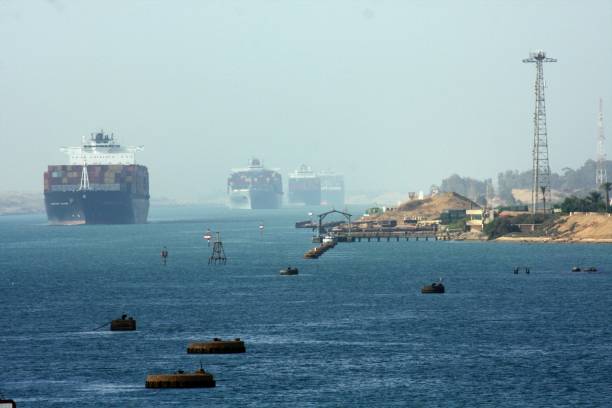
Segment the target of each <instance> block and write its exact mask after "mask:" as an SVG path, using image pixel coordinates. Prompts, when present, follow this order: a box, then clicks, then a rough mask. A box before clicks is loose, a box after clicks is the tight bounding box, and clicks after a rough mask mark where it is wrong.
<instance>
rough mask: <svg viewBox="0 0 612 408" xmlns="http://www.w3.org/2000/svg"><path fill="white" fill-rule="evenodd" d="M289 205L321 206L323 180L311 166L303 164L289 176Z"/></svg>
mask: <svg viewBox="0 0 612 408" xmlns="http://www.w3.org/2000/svg"><path fill="white" fill-rule="evenodd" d="M288 190H289V200H288V201H289V204H301V205H320V204H321V180H320V179H319V176H317V175H316V174H315V173H314V172H313V171H312V169H311V168H310V167H309V166H306V165H305V164H302V165H301V166H300V167H299V168H298V169H297V170H296V171H295V172H293V173H291V174H290V175H289V188H288Z"/></svg>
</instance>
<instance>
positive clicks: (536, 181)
mask: <svg viewBox="0 0 612 408" xmlns="http://www.w3.org/2000/svg"><path fill="white" fill-rule="evenodd" d="M523 62H524V63H535V64H536V82H535V112H534V114H533V185H532V188H531V213H532V214H534V215H535V213H536V212H538V205H539V204H540V202H541V203H542V206H541V207H540V208H542V210H543V211H545V209H546V207H545V206H546V201H548V202H549V203H550V197H551V194H550V165H549V163H548V135H547V132H546V103H545V101H544V88H545V87H546V84H545V83H544V63H545V62H557V60H556V59H554V58H548V57H546V53H545V52H544V51H535V52H531V53H529V58H526V59H524V60H523Z"/></svg>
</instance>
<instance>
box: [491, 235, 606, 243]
mask: <svg viewBox="0 0 612 408" xmlns="http://www.w3.org/2000/svg"><path fill="white" fill-rule="evenodd" d="M492 241H494V242H518V243H524V244H540V243H544V244H612V239H610V238H555V237H499V238H496V239H494V240H492Z"/></svg>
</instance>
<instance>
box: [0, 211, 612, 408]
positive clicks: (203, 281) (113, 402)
mask: <svg viewBox="0 0 612 408" xmlns="http://www.w3.org/2000/svg"><path fill="white" fill-rule="evenodd" d="M304 214H305V211H304V210H301V209H300V210H279V211H259V212H258V211H254V212H235V211H234V212H232V211H229V210H222V209H214V208H204V207H201V208H178V209H168V208H166V209H153V211H152V214H151V220H150V221H151V222H150V223H149V224H146V225H128V226H80V227H50V226H47V225H46V219H45V218H44V217H41V216H21V217H3V218H0V392H1V393H3V394H4V396H6V397H11V398H13V399H15V400H16V401H17V403H18V406H20V407H28V406H30V407H50V406H54V407H55V406H62V407H97V406H117V407H119V406H133V407H151V406H181V407H187V406H193V407H200V406H215V407H237V406H333V407H336V406H363V407H366V406H367V407H370V406H402V407H403V406H440V407H448V406H451V407H452V406H496V407H500V406H503V407H506V406H507V407H521V406H538V407H541V406H602V407H603V406H610V401H611V400H612V325H611V322H612V319H611V316H610V313H611V311H612V258H611V257H610V254H611V250H612V247H611V246H609V245H535V244H534V245H520V244H499V243H468V242H441V241H440V242H434V241H427V242H425V241H418V242H416V241H410V242H405V241H402V242H370V243H367V242H361V243H353V244H339V245H338V246H337V247H336V248H335V249H333V250H331V251H329V252H328V253H327V254H325V255H324V256H323V257H321V258H320V259H318V260H303V259H302V254H303V253H304V252H305V251H306V250H307V249H308V248H310V247H311V246H312V245H313V244H311V243H310V242H309V237H310V232H309V231H305V230H296V229H294V228H293V223H294V222H295V221H297V220H302V219H304V218H307V216H305V215H304ZM262 221H263V222H264V223H265V230H264V232H263V234H260V232H259V229H258V225H259V223H260V222H262ZM209 227H210V228H211V229H213V230H220V231H222V238H223V242H224V245H225V250H226V254H227V256H228V258H229V262H228V264H227V265H225V266H213V267H210V266H208V265H207V257H208V256H209V254H210V248H208V247H207V246H206V242H205V241H204V240H203V239H202V234H203V232H204V231H205V230H206V229H207V228H209ZM164 245H166V246H167V247H168V249H169V251H170V257H169V262H168V265H166V266H163V265H161V263H160V260H159V251H160V249H161V247H162V246H164ZM289 264H291V265H295V266H298V267H299V268H300V274H299V275H298V276H293V277H283V276H279V275H278V270H279V269H280V268H282V267H285V266H287V265H289ZM516 265H529V266H531V271H532V273H531V274H530V275H525V274H520V275H514V274H513V273H512V268H513V267H514V266H516ZM573 265H589V266H590V265H595V266H597V267H599V268H600V272H598V273H592V274H588V273H571V272H569V270H570V268H571V266H573ZM438 277H443V278H444V280H445V283H446V286H447V293H446V294H444V295H429V296H427V295H421V294H420V293H419V288H420V287H421V286H422V285H424V284H427V283H430V282H431V281H433V280H435V279H437V278H438ZM123 312H126V313H129V314H131V315H133V316H135V318H136V319H137V321H138V331H136V332H131V333H130V332H127V333H120V332H112V333H111V332H109V331H108V330H107V329H106V328H105V329H102V330H94V329H95V328H96V327H98V326H100V325H101V324H103V323H105V322H107V321H109V320H110V319H112V318H115V317H117V316H119V315H120V314H121V313H123ZM212 337H231V338H233V337H241V338H242V339H244V340H245V341H246V345H247V353H246V354H239V355H188V354H186V347H187V344H188V343H189V342H190V341H194V340H208V339H211V338H212ZM200 363H202V364H203V365H204V368H205V369H206V370H207V371H210V372H211V373H213V374H214V375H215V378H216V380H217V387H216V388H214V389H190V390H148V389H145V388H144V381H145V377H146V375H147V374H148V373H155V372H169V371H174V370H177V369H184V370H187V371H192V370H195V369H196V368H198V367H199V365H200Z"/></svg>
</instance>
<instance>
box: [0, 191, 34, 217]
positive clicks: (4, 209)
mask: <svg viewBox="0 0 612 408" xmlns="http://www.w3.org/2000/svg"><path fill="white" fill-rule="evenodd" d="M43 212H45V203H44V197H43V194H42V193H24V192H14V191H8V192H0V215H16V214H37V213H43Z"/></svg>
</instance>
